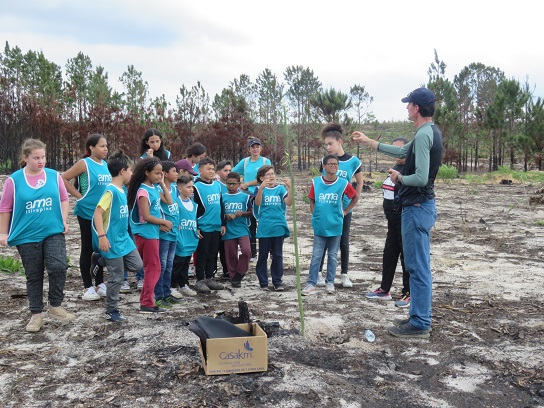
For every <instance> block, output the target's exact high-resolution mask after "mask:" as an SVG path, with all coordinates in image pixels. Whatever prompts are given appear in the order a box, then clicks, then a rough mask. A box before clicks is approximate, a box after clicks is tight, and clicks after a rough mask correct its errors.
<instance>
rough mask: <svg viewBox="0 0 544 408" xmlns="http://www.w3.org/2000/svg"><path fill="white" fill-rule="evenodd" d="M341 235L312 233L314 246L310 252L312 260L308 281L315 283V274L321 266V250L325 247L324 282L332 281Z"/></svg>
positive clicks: (334, 274) (334, 275)
mask: <svg viewBox="0 0 544 408" xmlns="http://www.w3.org/2000/svg"><path fill="white" fill-rule="evenodd" d="M341 238H342V236H341V235H338V236H336V237H323V236H321V235H314V248H313V253H312V261H311V262H310V273H309V276H308V283H310V284H312V285H314V286H315V285H317V274H318V273H319V269H320V267H321V260H322V259H323V252H324V251H325V248H327V276H326V278H325V283H334V278H335V277H336V266H337V265H338V248H339V247H340V240H341Z"/></svg>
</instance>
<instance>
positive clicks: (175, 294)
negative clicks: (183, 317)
mask: <svg viewBox="0 0 544 408" xmlns="http://www.w3.org/2000/svg"><path fill="white" fill-rule="evenodd" d="M170 295H172V297H175V298H176V299H183V295H182V294H181V293H179V292H178V290H177V289H176V288H170Z"/></svg>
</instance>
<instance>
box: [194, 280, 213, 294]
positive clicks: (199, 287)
mask: <svg viewBox="0 0 544 408" xmlns="http://www.w3.org/2000/svg"><path fill="white" fill-rule="evenodd" d="M195 289H196V291H197V292H199V293H211V290H210V288H209V287H208V285H207V284H206V279H201V280H199V281H196V283H195Z"/></svg>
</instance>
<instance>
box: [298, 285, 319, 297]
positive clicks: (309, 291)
mask: <svg viewBox="0 0 544 408" xmlns="http://www.w3.org/2000/svg"><path fill="white" fill-rule="evenodd" d="M300 293H301V294H302V296H308V295H314V294H316V293H317V286H315V285H312V284H311V283H308V284H307V285H306V286H304V289H302V290H301V291H300Z"/></svg>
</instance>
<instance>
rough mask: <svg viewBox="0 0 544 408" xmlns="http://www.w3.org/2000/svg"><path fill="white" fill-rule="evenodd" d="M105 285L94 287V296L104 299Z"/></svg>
mask: <svg viewBox="0 0 544 408" xmlns="http://www.w3.org/2000/svg"><path fill="white" fill-rule="evenodd" d="M106 289H107V288H106V284H105V283H101V284H100V285H98V286H97V287H96V294H97V295H98V296H100V297H106Z"/></svg>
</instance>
